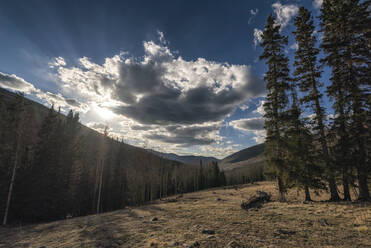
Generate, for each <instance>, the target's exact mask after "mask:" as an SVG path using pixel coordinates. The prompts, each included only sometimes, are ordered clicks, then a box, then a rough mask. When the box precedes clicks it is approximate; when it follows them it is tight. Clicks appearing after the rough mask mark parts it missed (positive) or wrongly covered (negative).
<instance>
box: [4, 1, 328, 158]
mask: <svg viewBox="0 0 371 248" xmlns="http://www.w3.org/2000/svg"><path fill="white" fill-rule="evenodd" d="M321 4H322V1H321V0H292V1H276V0H275V1H272V0H261V1H238V0H235V1H219V0H213V1H207V0H203V1H196V0H188V1H187V0H184V1H180V0H171V1H170V0H169V1H141V0H135V1H134V0H133V1H113V0H108V1H107V0H104V1H103V0H100V1H97V0H89V1H85V0H79V1H72V0H58V1H57V0H48V1H46V0H44V1H39V0H28V1H20V0H2V1H0V34H1V36H0V37H1V39H0V87H3V88H5V89H9V90H11V91H22V92H24V93H25V94H26V96H27V97H29V98H31V99H33V100H35V101H38V102H40V103H42V104H44V105H46V106H48V107H50V106H51V105H52V104H53V105H54V107H55V108H58V107H60V108H61V110H62V111H63V112H64V113H67V112H68V111H69V110H70V109H72V110H73V111H76V112H79V114H80V119H81V122H82V123H83V124H84V125H86V126H88V127H91V128H93V129H95V130H97V131H100V132H101V131H102V130H103V129H104V126H106V125H107V126H108V127H109V133H110V136H112V137H115V138H116V137H118V138H119V139H123V140H124V142H126V143H129V144H132V145H136V146H140V147H145V148H148V149H155V150H158V151H162V152H173V153H177V154H179V155H185V154H194V155H203V156H215V157H217V158H223V157H225V156H227V155H229V154H231V153H233V152H236V151H239V150H241V149H244V148H246V147H249V146H252V145H255V144H259V143H262V142H264V139H265V132H264V128H263V125H264V119H263V114H264V110H263V107H262V103H263V102H264V96H265V94H266V93H265V92H266V91H265V85H264V81H263V76H264V72H265V70H266V67H265V64H264V62H263V61H259V55H260V54H261V52H262V48H261V47H260V46H259V42H260V40H261V39H260V35H261V32H262V30H263V29H264V26H265V22H266V19H267V17H268V15H269V14H273V16H274V17H275V18H276V22H277V23H278V24H280V25H281V33H282V34H283V35H289V44H288V46H287V48H286V53H287V56H288V57H289V58H290V66H291V67H292V64H293V58H294V57H293V56H294V52H295V50H296V43H295V40H294V37H293V35H292V31H294V26H293V19H294V18H295V16H296V15H297V13H298V10H299V7H300V6H305V7H306V8H308V9H309V10H310V11H312V14H313V16H314V17H317V16H318V15H319V8H320V6H321ZM315 24H316V29H317V30H319V27H318V21H317V19H315ZM317 35H318V38H319V39H320V38H321V37H320V35H321V34H320V33H317ZM327 79H328V72H327V71H326V69H325V71H324V74H323V81H324V83H325V85H326V81H328V80H327ZM324 104H325V107H329V106H330V102H329V101H328V99H324ZM308 114H310V113H308Z"/></svg>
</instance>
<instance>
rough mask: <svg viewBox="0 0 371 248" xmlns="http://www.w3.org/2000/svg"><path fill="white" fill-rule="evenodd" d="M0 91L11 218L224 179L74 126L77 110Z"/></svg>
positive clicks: (70, 211) (91, 208) (1, 155)
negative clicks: (65, 111)
mask: <svg viewBox="0 0 371 248" xmlns="http://www.w3.org/2000/svg"><path fill="white" fill-rule="evenodd" d="M4 92H5V91H2V98H1V101H0V116H1V119H0V137H1V138H0V161H1V164H0V198H1V201H0V209H1V216H2V217H4V216H3V215H4V213H5V212H8V216H7V218H8V220H9V221H10V222H36V221H49V220H55V219H63V218H66V216H81V215H87V214H91V213H99V212H104V211H110V210H114V209H119V208H123V207H125V206H127V205H139V204H143V203H145V202H149V201H152V200H154V199H157V198H162V197H166V196H169V195H172V194H177V193H184V192H192V191H196V190H201V189H205V188H209V187H215V186H222V185H225V184H226V178H225V175H224V172H222V171H220V170H219V167H218V165H217V163H210V164H204V165H202V163H201V164H200V165H185V164H181V163H179V162H175V161H170V160H166V159H163V158H161V157H159V156H156V155H154V154H153V153H151V152H148V151H146V150H144V149H141V148H137V147H134V146H131V145H128V144H125V143H123V142H122V141H119V140H116V139H112V138H110V137H109V135H108V133H105V134H100V133H98V132H95V131H93V130H91V129H89V128H87V127H85V126H83V125H81V124H80V123H79V115H78V114H77V113H73V112H72V111H70V112H69V113H68V115H67V116H64V115H63V114H61V113H59V112H58V111H56V110H54V109H53V107H52V108H51V109H49V110H47V109H46V108H45V107H43V106H41V105H39V104H37V103H35V102H32V101H30V100H27V99H26V98H24V97H23V95H21V94H17V95H16V94H13V93H10V92H7V93H4ZM9 185H11V189H9ZM9 191H10V193H11V194H9ZM7 203H9V205H8V210H7V211H6V208H7V207H6V206H7Z"/></svg>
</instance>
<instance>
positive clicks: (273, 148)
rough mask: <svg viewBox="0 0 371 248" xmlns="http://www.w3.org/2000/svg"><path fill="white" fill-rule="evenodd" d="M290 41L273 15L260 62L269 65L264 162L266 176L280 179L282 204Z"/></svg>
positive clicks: (284, 174)
mask: <svg viewBox="0 0 371 248" xmlns="http://www.w3.org/2000/svg"><path fill="white" fill-rule="evenodd" d="M287 42H288V40H287V37H286V36H282V35H281V34H280V26H279V25H277V24H276V23H275V20H274V18H273V16H272V15H270V16H269V17H268V20H267V24H266V26H265V29H264V32H263V35H262V42H261V44H260V45H261V46H262V47H263V49H264V51H263V53H262V55H261V56H260V59H261V60H265V61H266V64H267V66H268V70H267V72H266V74H265V77H264V80H265V82H266V88H267V91H268V93H267V99H266V102H265V103H264V110H265V114H264V118H265V129H266V131H267V137H266V147H265V159H266V164H267V165H268V167H269V172H268V173H267V174H269V175H270V176H273V177H275V178H276V179H277V183H278V191H279V199H280V201H285V193H286V186H285V184H286V182H285V181H286V180H285V179H286V178H287V171H288V168H287V163H286V160H285V149H284V147H285V146H284V138H283V136H284V133H285V130H284V128H285V126H284V125H283V124H282V123H283V119H284V118H285V117H284V116H285V111H286V110H287V105H288V97H287V95H286V91H287V90H289V89H290V84H289V81H290V76H289V74H290V72H289V66H288V58H287V57H286V56H285V53H284V47H285V46H286V45H287Z"/></svg>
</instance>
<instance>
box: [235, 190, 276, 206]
mask: <svg viewBox="0 0 371 248" xmlns="http://www.w3.org/2000/svg"><path fill="white" fill-rule="evenodd" d="M270 200H271V195H270V194H267V193H266V192H264V191H259V190H258V191H257V192H256V194H255V195H253V196H252V197H250V199H249V200H248V201H242V203H241V208H242V209H245V210H248V209H250V208H261V207H262V206H263V204H264V203H266V202H269V201H270Z"/></svg>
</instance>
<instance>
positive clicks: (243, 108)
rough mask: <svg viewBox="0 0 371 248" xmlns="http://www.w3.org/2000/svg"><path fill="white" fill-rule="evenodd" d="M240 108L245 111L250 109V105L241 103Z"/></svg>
mask: <svg viewBox="0 0 371 248" xmlns="http://www.w3.org/2000/svg"><path fill="white" fill-rule="evenodd" d="M240 109H241V110H242V111H245V110H248V109H249V106H248V105H246V104H244V105H241V106H240Z"/></svg>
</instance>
